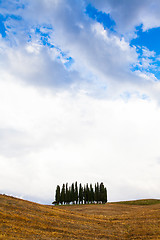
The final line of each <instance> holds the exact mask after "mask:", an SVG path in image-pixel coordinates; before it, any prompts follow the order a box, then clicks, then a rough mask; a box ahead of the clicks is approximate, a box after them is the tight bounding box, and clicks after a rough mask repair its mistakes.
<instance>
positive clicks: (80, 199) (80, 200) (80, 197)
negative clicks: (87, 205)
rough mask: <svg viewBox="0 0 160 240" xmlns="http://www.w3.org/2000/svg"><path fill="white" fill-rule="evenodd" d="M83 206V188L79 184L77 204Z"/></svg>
mask: <svg viewBox="0 0 160 240" xmlns="http://www.w3.org/2000/svg"><path fill="white" fill-rule="evenodd" d="M81 203H82V204H83V188H82V184H81V183H80V185H79V204H81Z"/></svg>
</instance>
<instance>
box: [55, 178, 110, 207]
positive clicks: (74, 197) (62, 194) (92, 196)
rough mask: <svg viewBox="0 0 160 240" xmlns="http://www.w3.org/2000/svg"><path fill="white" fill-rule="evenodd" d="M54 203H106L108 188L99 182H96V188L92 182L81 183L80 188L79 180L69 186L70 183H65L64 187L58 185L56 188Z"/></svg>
mask: <svg viewBox="0 0 160 240" xmlns="http://www.w3.org/2000/svg"><path fill="white" fill-rule="evenodd" d="M55 200H56V201H54V204H59V203H61V205H62V204H70V203H72V204H75V203H76V204H78V203H79V204H83V203H84V204H86V203H106V202H107V189H106V188H105V187H104V184H103V183H101V184H100V185H99V183H98V182H97V183H96V184H95V189H93V187H92V184H90V185H88V183H87V184H86V185H84V187H82V184H81V183H80V185H79V189H78V184H77V182H75V184H74V183H72V185H71V186H69V187H68V183H66V184H63V186H62V189H60V186H59V185H58V186H57V188H56V196H55Z"/></svg>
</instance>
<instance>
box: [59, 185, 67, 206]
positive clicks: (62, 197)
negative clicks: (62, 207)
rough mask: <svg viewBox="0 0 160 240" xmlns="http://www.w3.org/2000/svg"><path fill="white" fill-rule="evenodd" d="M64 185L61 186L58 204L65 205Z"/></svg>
mask: <svg viewBox="0 0 160 240" xmlns="http://www.w3.org/2000/svg"><path fill="white" fill-rule="evenodd" d="M65 192H66V191H65V184H63V186H62V190H61V198H60V202H61V204H63V203H64V204H65V202H66V200H65V195H66V194H65Z"/></svg>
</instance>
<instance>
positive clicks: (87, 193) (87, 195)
mask: <svg viewBox="0 0 160 240" xmlns="http://www.w3.org/2000/svg"><path fill="white" fill-rule="evenodd" d="M86 202H87V203H89V187H88V183H87V184H86Z"/></svg>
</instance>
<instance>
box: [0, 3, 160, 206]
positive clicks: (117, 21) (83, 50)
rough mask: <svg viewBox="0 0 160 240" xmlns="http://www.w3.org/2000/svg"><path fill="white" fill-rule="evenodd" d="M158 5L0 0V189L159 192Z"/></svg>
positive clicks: (117, 195) (114, 195) (134, 195)
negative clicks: (79, 186) (98, 186)
mask: <svg viewBox="0 0 160 240" xmlns="http://www.w3.org/2000/svg"><path fill="white" fill-rule="evenodd" d="M159 12H160V1H159V0H152V1H150V0H141V1H139V0H132V1H128V0H1V1H0V179H1V181H0V193H4V194H8V195H13V196H17V197H22V198H24V199H28V200H32V201H36V202H40V203H47V204H48V203H51V202H52V200H54V195H55V188H56V186H57V185H58V184H59V185H62V184H63V183H66V182H68V183H69V184H71V183H72V182H75V181H78V182H79V183H80V182H81V183H83V184H84V183H87V182H88V183H93V184H94V183H95V182H97V181H98V182H101V181H102V182H104V184H105V186H106V187H107V188H108V200H109V201H119V200H129V199H139V198H160V195H159V189H160V74H159V70H160V47H159V43H160V15H159Z"/></svg>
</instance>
